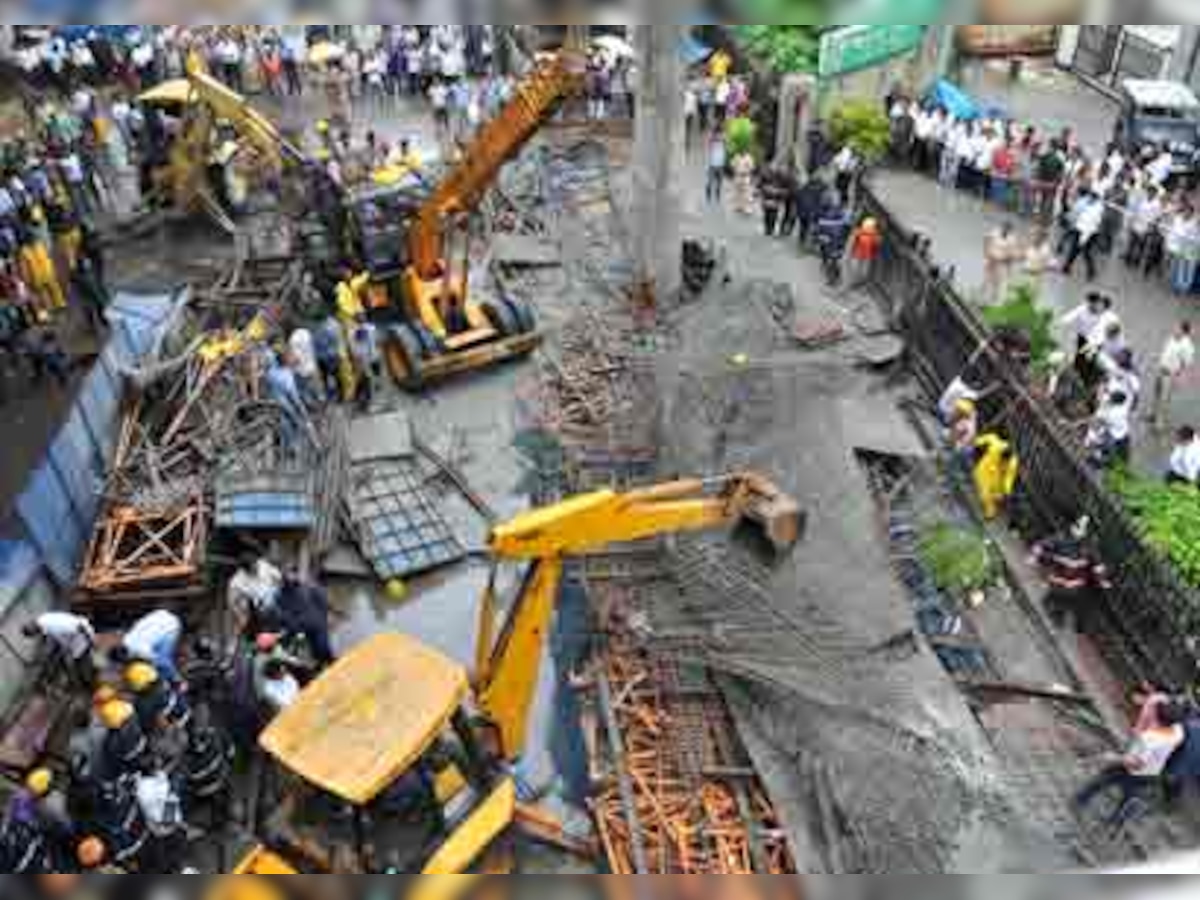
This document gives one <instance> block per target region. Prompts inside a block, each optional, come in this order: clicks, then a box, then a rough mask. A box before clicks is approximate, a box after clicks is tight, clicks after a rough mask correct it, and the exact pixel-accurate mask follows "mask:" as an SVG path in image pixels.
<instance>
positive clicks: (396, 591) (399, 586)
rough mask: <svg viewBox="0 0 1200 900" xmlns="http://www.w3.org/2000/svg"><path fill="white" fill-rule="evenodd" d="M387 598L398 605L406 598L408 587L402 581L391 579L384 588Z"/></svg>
mask: <svg viewBox="0 0 1200 900" xmlns="http://www.w3.org/2000/svg"><path fill="white" fill-rule="evenodd" d="M384 590H385V591H386V592H387V598H388V599H389V600H391V601H392V602H393V603H400V602H402V601H403V600H405V599H407V598H408V585H407V584H405V583H404V581H403V580H402V579H399V578H393V579H392V580H391V581H389V582H388V583H387V584H386V585H385V586H384Z"/></svg>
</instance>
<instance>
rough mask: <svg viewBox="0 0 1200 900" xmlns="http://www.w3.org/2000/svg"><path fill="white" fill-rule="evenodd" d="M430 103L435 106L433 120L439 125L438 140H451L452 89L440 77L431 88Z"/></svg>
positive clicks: (444, 141) (443, 141)
mask: <svg viewBox="0 0 1200 900" xmlns="http://www.w3.org/2000/svg"><path fill="white" fill-rule="evenodd" d="M429 103H430V105H431V106H432V107H433V121H434V124H435V125H436V126H437V133H438V140H440V141H441V142H442V143H447V142H448V141H449V140H450V137H451V133H450V89H449V88H448V87H447V86H446V84H445V82H443V81H442V80H441V79H438V80H437V81H435V82H434V83H433V85H432V86H431V87H430V88H429Z"/></svg>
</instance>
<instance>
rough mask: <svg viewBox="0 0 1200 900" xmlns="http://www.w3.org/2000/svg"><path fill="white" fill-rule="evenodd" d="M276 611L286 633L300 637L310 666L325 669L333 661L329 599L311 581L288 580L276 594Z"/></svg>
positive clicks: (318, 586)
mask: <svg viewBox="0 0 1200 900" xmlns="http://www.w3.org/2000/svg"><path fill="white" fill-rule="evenodd" d="M279 611H280V614H281V617H282V620H283V622H284V623H285V625H286V628H287V631H288V632H289V633H291V634H296V635H303V636H304V639H305V641H306V642H307V643H308V650H309V652H310V653H311V654H312V658H313V662H315V663H316V664H317V666H318V667H319V668H322V669H323V668H325V667H326V666H329V665H331V664H332V663H333V661H334V654H333V644H332V641H331V640H330V635H329V595H328V594H327V593H326V591H325V589H324V588H323V587H322V586H321V585H319V584H317V583H316V582H313V581H303V580H301V579H299V578H291V577H289V578H287V579H285V580H284V582H283V588H282V590H281V591H280V592H279Z"/></svg>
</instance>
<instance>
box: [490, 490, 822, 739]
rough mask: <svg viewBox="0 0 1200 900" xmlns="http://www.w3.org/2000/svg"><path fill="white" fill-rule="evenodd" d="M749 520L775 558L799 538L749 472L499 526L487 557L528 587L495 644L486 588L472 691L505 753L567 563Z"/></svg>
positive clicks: (581, 503)
mask: <svg viewBox="0 0 1200 900" xmlns="http://www.w3.org/2000/svg"><path fill="white" fill-rule="evenodd" d="M739 522H748V523H750V524H751V525H753V526H755V527H756V528H757V529H758V530H760V531H761V532H762V534H763V535H764V537H765V538H766V539H767V541H768V543H769V544H770V545H771V547H772V548H773V549H774V550H775V551H776V552H784V551H786V550H788V549H790V548H791V547H792V546H793V545H794V544H795V543H796V542H797V541H798V540H799V539H800V537H801V532H802V531H803V526H804V517H803V516H802V514H801V512H800V509H799V506H798V505H797V503H796V501H795V500H793V499H792V498H791V497H789V496H787V495H786V494H784V493H783V492H782V491H781V490H779V488H777V487H776V486H775V485H774V484H772V483H771V482H770V481H769V480H768V479H767V478H765V477H763V476H761V475H756V474H752V473H747V474H741V475H734V476H731V477H728V478H723V479H720V480H719V481H715V482H705V481H701V480H690V481H678V482H674V483H671V484H665V485H661V486H658V487H653V488H647V489H645V490H639V491H633V492H631V493H627V494H619V493H616V492H614V491H600V492H598V493H594V494H587V495H584V496H581V497H575V498H573V499H570V500H567V501H565V502H563V503H561V504H559V505H557V506H552V507H548V508H545V509H538V510H533V511H531V512H528V513H526V514H524V515H521V516H518V517H517V518H516V519H514V520H512V521H511V522H509V523H507V524H505V525H501V526H499V527H497V528H496V529H495V530H494V531H493V532H492V535H491V538H490V542H489V543H490V550H491V553H492V555H493V557H494V558H495V559H496V560H497V561H517V562H531V563H532V566H531V567H530V569H529V570H528V572H527V573H526V577H525V582H524V584H523V586H522V588H521V591H520V594H519V596H518V598H517V600H516V603H515V604H514V606H513V609H512V611H511V613H510V614H509V617H508V621H507V623H506V624H505V626H504V627H503V629H502V630H501V632H500V635H499V637H498V638H497V637H496V627H495V626H496V618H497V615H496V610H497V602H496V594H495V589H494V586H492V585H489V587H488V589H487V591H486V592H485V595H484V602H483V604H482V608H481V611H480V622H479V639H478V646H477V649H476V694H477V697H478V700H479V706H480V710H481V711H482V712H483V713H484V714H485V715H486V716H487V717H488V719H489V720H490V721H491V722H492V723H493V724H494V725H495V726H496V727H497V729H498V730H499V734H500V740H501V750H502V754H503V756H504V757H505V758H507V759H514V758H516V757H518V756H519V755H520V754H521V752H522V750H523V748H524V746H525V739H526V729H527V724H528V719H529V711H530V706H531V704H532V701H533V696H534V692H535V689H536V687H537V682H538V677H539V673H540V667H541V659H542V652H543V647H544V645H545V639H546V634H547V631H548V629H549V627H550V623H551V621H552V619H553V616H554V610H555V608H556V607H557V604H558V594H559V587H560V584H561V581H562V574H563V565H564V561H565V560H566V559H567V558H569V557H573V556H580V555H585V554H588V553H594V552H597V551H600V550H603V549H605V548H606V547H609V546H611V545H613V544H619V543H627V542H632V541H638V540H644V539H646V538H651V537H656V536H659V535H666V534H679V533H683V532H695V531H706V530H709V529H714V528H720V527H723V526H728V525H735V524H738V523H739Z"/></svg>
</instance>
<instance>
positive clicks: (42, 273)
mask: <svg viewBox="0 0 1200 900" xmlns="http://www.w3.org/2000/svg"><path fill="white" fill-rule="evenodd" d="M32 215H33V216H34V217H36V216H40V215H42V213H41V210H40V209H38V210H35V212H34V213H33V214H32ZM17 265H18V268H19V271H20V274H21V278H22V279H24V281H25V283H26V284H27V285H28V286H29V289H30V290H31V291H32V292H33V297H34V309H35V310H36V313H37V320H38V321H39V322H47V321H49V319H50V316H51V315H52V314H53V313H56V312H58V311H60V310H63V309H66V308H67V298H66V295H65V294H64V293H63V289H62V285H61V284H59V281H58V273H57V272H56V271H55V269H54V260H53V258H51V256H50V250H49V248H48V247H47V245H46V243H45V242H44V241H43V240H41V239H40V237H39V235H38V234H37V233H36V231H35V230H34V229H32V228H27V229H25V230H24V233H23V234H22V235H21V246H20V249H19V250H18V251H17Z"/></svg>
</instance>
